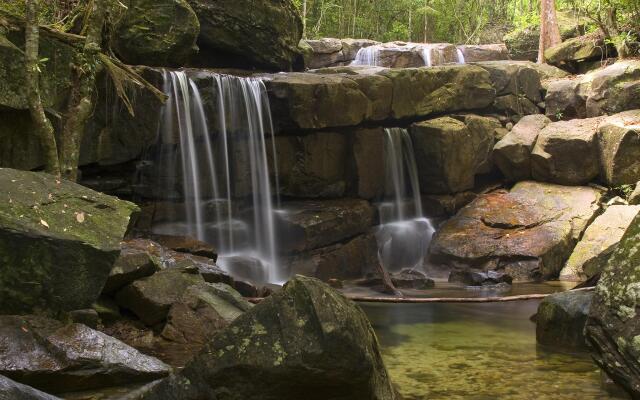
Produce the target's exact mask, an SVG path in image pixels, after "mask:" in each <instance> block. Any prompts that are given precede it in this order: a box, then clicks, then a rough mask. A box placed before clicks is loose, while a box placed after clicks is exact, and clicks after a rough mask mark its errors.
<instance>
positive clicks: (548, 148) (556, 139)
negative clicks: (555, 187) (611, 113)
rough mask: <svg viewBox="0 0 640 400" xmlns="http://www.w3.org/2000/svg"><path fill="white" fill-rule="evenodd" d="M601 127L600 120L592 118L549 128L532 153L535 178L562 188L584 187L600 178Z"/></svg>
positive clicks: (539, 136) (542, 134) (545, 130)
mask: <svg viewBox="0 0 640 400" xmlns="http://www.w3.org/2000/svg"><path fill="white" fill-rule="evenodd" d="M599 124H600V119H599V118H589V119H582V120H572V121H560V122H554V123H551V124H549V125H547V126H546V128H544V129H543V130H542V131H541V132H540V134H539V135H538V140H537V141H536V145H535V147H534V149H533V152H532V153H531V166H532V175H533V178H534V179H536V180H539V181H543V182H553V183H558V184H561V185H583V184H586V183H589V182H590V181H591V180H593V179H594V178H596V177H597V176H598V174H599V173H600V157H599V154H598V143H597V130H598V125H599Z"/></svg>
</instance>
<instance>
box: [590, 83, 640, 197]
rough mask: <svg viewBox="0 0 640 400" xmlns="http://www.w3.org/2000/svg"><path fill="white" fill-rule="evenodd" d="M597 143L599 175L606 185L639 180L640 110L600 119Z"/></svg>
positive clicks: (627, 183) (626, 183)
mask: <svg viewBox="0 0 640 400" xmlns="http://www.w3.org/2000/svg"><path fill="white" fill-rule="evenodd" d="M639 87H640V86H639ZM598 145H599V146H598V147H599V150H600V165H601V172H600V175H601V177H602V180H603V181H604V182H606V183H607V185H609V186H620V185H630V184H633V183H635V182H637V181H638V180H640V162H639V161H638V160H640V110H633V111H627V112H623V113H620V114H616V115H614V116H611V117H608V118H606V119H605V120H604V121H602V123H601V124H600V127H599V128H598Z"/></svg>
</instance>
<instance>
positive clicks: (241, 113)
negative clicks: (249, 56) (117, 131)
mask: <svg viewBox="0 0 640 400" xmlns="http://www.w3.org/2000/svg"><path fill="white" fill-rule="evenodd" d="M164 78H165V83H164V91H165V94H167V95H168V97H169V100H168V101H167V103H166V105H165V107H164V110H163V123H162V126H161V130H160V135H159V140H160V144H159V146H158V148H159V149H160V150H159V151H158V157H157V158H158V160H157V162H158V164H159V166H158V170H159V171H160V172H161V173H166V172H167V171H169V172H171V171H181V178H182V179H181V180H180V181H179V182H178V181H177V179H175V175H176V174H174V175H172V174H171V173H169V174H168V175H169V176H170V177H171V176H173V177H174V179H169V180H168V181H167V182H166V190H165V192H164V193H166V195H167V197H169V193H172V192H175V191H178V192H180V193H181V196H178V197H181V199H182V201H183V206H184V216H182V217H176V219H175V220H173V221H165V222H163V223H159V224H156V225H155V226H154V231H155V232H156V233H163V234H181V235H190V236H193V237H195V238H198V239H200V240H203V241H206V242H209V243H213V244H215V245H216V248H217V250H218V252H219V254H220V257H219V259H218V264H219V265H220V266H221V267H222V268H226V269H228V270H232V269H233V270H234V271H233V272H234V274H235V275H239V276H240V277H241V278H246V279H252V280H255V281H258V282H279V281H281V280H283V279H285V277H283V276H282V273H281V270H280V268H279V266H278V264H279V263H278V259H277V249H276V235H275V227H274V225H275V223H274V202H277V201H278V200H277V197H276V196H275V194H276V193H278V190H277V182H271V178H270V169H271V168H270V165H269V162H268V159H267V147H268V144H267V138H268V137H269V135H273V124H272V120H271V111H270V107H269V99H268V97H267V94H266V88H265V85H264V82H263V81H262V80H261V79H259V78H241V77H236V76H230V75H220V74H211V76H210V79H212V80H213V88H214V93H207V94H206V95H207V96H208V97H212V96H213V98H214V99H215V100H214V101H213V102H210V103H213V104H208V105H205V102H203V96H204V95H205V94H204V93H201V91H200V89H199V88H198V86H197V85H196V83H195V82H194V80H192V79H190V78H189V77H188V75H187V74H186V73H185V72H184V71H166V72H165V76H164ZM216 119H217V120H216ZM271 143H273V140H271ZM176 145H177V146H176ZM172 150H173V151H172ZM274 154H275V152H274ZM274 164H275V163H274ZM274 175H275V176H277V171H276V173H275V174H274ZM272 184H273V186H274V187H275V191H272Z"/></svg>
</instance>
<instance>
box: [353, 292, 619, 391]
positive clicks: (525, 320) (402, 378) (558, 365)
mask: <svg viewBox="0 0 640 400" xmlns="http://www.w3.org/2000/svg"><path fill="white" fill-rule="evenodd" d="M538 304H539V301H535V300H534V301H522V302H513V303H478V304H446V303H438V304H361V307H362V308H363V309H364V310H365V312H366V313H367V315H368V316H369V318H370V320H371V323H372V325H373V327H374V329H375V330H376V333H377V335H378V339H379V340H380V344H381V346H382V351H383V357H384V360H385V363H386V366H387V369H388V370H389V373H390V375H391V378H392V380H393V382H394V383H395V384H396V385H398V388H399V390H400V392H401V393H402V395H403V396H404V398H405V400H423V399H424V400H426V399H428V400H439V399H447V400H456V399H465V400H496V399H500V400H534V399H535V400H546V399H548V400H573V399H575V400H596V399H597V400H603V399H625V398H626V397H625V396H624V395H622V394H621V393H620V392H619V391H618V390H616V389H615V388H612V387H609V386H606V385H605V384H603V383H602V382H603V379H602V377H601V375H600V372H599V370H598V368H597V367H596V366H595V364H594V363H593V362H592V361H591V359H590V358H589V356H588V355H587V354H571V353H562V352H558V351H554V350H551V349H548V348H543V347H541V346H539V345H537V344H536V338H535V324H534V323H533V322H531V321H530V317H531V315H533V314H534V313H535V312H536V309H537V307H538Z"/></svg>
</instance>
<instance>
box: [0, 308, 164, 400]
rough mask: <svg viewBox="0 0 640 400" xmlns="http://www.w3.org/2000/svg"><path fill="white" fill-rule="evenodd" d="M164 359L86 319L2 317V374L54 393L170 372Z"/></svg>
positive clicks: (0, 326)
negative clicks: (86, 322) (75, 321)
mask: <svg viewBox="0 0 640 400" xmlns="http://www.w3.org/2000/svg"><path fill="white" fill-rule="evenodd" d="M169 372H170V368H169V367H168V366H167V365H165V364H164V363H162V362H161V361H159V360H157V359H155V358H153V357H149V356H146V355H144V354H142V353H139V352H138V351H137V350H135V349H133V348H131V347H129V346H127V345H126V344H124V343H122V342H120V341H118V340H116V339H114V338H112V337H109V336H107V335H105V334H103V333H101V332H98V331H94V330H93V329H91V328H89V327H87V326H85V325H80V324H67V325H65V324H62V323H60V322H58V321H54V320H50V319H46V318H42V317H33V316H27V317H18V316H2V317H0V373H1V374H2V375H5V376H7V377H9V378H11V379H15V380H16V381H19V382H21V383H24V384H28V385H31V386H33V387H35V388H38V389H40V390H44V391H48V392H53V393H57V392H62V391H76V390H86V389H94V388H100V387H108V386H116V385H122V384H129V383H132V382H146V381H151V380H154V379H158V378H160V377H163V376H166V375H168V374H169Z"/></svg>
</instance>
